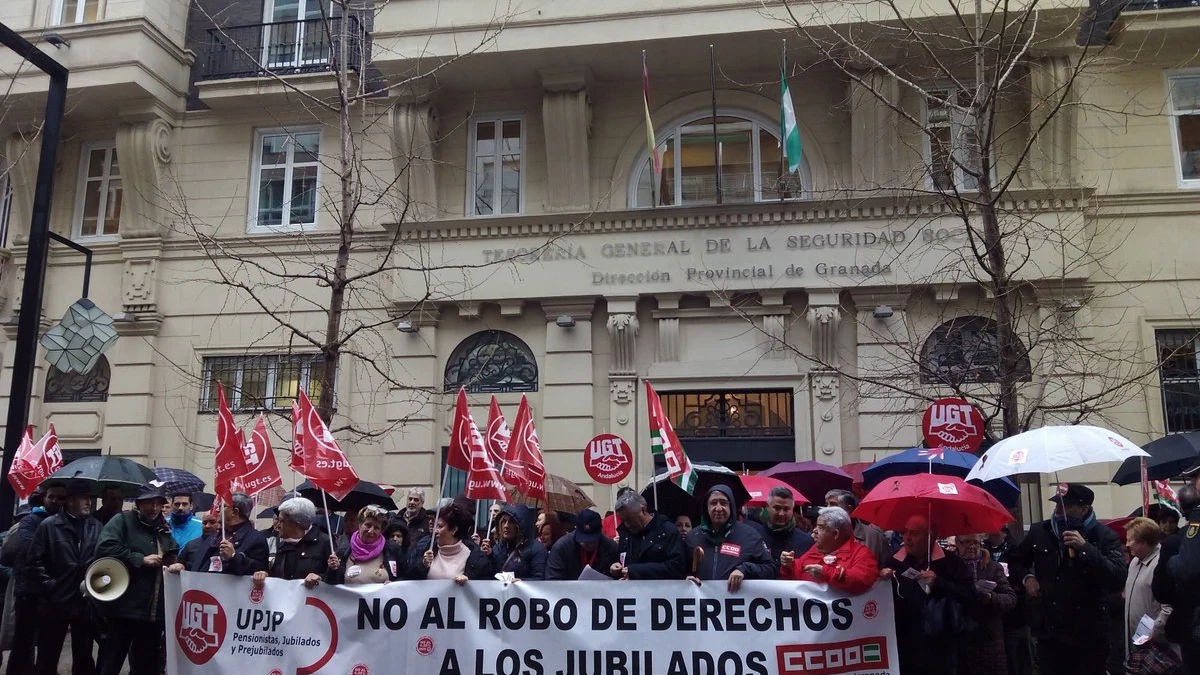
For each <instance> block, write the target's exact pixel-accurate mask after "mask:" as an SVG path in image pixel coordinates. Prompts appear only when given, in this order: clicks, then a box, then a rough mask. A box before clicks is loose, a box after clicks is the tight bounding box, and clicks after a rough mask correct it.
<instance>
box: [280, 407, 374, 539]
mask: <svg viewBox="0 0 1200 675" xmlns="http://www.w3.org/2000/svg"><path fill="white" fill-rule="evenodd" d="M296 412H298V413H299V414H300V419H299V420H298V421H296V422H295V424H294V427H293V428H294V430H295V431H294V433H296V434H297V435H298V436H300V438H299V441H300V446H301V450H302V451H303V452H304V456H303V469H302V473H304V476H305V477H306V478H308V480H310V481H312V484H313V486H314V487H316V488H317V489H318V490H320V491H321V504H322V506H323V507H324V509H325V528H326V529H327V530H328V531H329V546H330V548H331V549H332V548H334V546H335V544H334V541H333V523H332V520H331V519H330V517H329V498H328V497H327V494H328V493H332V494H333V497H334V499H345V498H346V495H348V494H350V492H351V491H353V490H354V486H355V485H357V484H358V481H359V478H358V473H356V472H355V471H354V467H353V466H351V464H350V460H349V459H348V458H347V457H346V454H345V453H344V452H342V449H341V447H339V446H338V443H337V441H336V440H334V438H333V434H331V433H329V427H327V426H326V425H325V420H323V419H321V416H320V415H319V414H318V413H317V410H316V408H314V407H313V404H312V401H310V400H309V399H308V395H307V394H306V393H305V392H304V391H303V390H301V391H300V396H299V401H298V404H297V406H296ZM295 445H296V444H295V440H294V441H293V454H294V453H295ZM293 468H294V465H293Z"/></svg>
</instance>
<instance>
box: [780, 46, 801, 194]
mask: <svg viewBox="0 0 1200 675" xmlns="http://www.w3.org/2000/svg"><path fill="white" fill-rule="evenodd" d="M783 59H784V60H783V68H782V69H781V70H780V71H779V81H780V82H781V83H783V88H782V92H781V95H780V99H779V127H780V128H779V134H780V138H781V139H782V145H783V156H784V157H787V165H788V173H789V174H794V173H796V172H797V171H799V170H800V153H801V147H800V129H799V128H797V127H796V110H795V108H793V107H792V93H791V92H790V91H788V83H787V54H786V52H785V53H784V57H783Z"/></svg>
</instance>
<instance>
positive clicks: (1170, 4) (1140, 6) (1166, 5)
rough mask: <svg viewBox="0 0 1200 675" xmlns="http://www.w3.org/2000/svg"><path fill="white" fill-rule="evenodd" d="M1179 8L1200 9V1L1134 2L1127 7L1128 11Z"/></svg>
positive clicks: (1149, 0) (1158, 0) (1144, 0)
mask: <svg viewBox="0 0 1200 675" xmlns="http://www.w3.org/2000/svg"><path fill="white" fill-rule="evenodd" d="M1178 7H1200V0H1133V2H1130V3H1129V4H1128V5H1125V9H1127V10H1134V11H1136V10H1146V9H1176V8H1178Z"/></svg>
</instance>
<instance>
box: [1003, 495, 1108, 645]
mask: <svg viewBox="0 0 1200 675" xmlns="http://www.w3.org/2000/svg"><path fill="white" fill-rule="evenodd" d="M1063 527H1064V525H1062V524H1059V523H1056V522H1055V521H1054V519H1051V520H1045V521H1042V522H1040V523H1034V525H1033V527H1031V528H1029V535H1028V536H1026V537H1025V539H1024V540H1023V541H1022V542H1021V543H1020V545H1019V546H1017V548H1016V550H1015V551H1011V552H1010V553H1009V573H1010V574H1009V576H1011V578H1012V580H1013V583H1015V584H1023V583H1024V578H1025V576H1026V575H1033V576H1034V578H1036V579H1037V581H1038V584H1039V585H1040V586H1041V595H1040V596H1039V597H1037V598H1031V597H1027V598H1026V599H1025V601H1026V617H1027V618H1028V619H1029V626H1030V628H1031V629H1032V630H1033V633H1034V636H1035V637H1039V638H1043V639H1049V640H1053V641H1054V642H1060V643H1066V644H1068V645H1074V646H1079V647H1085V648H1093V647H1095V646H1097V645H1103V642H1102V641H1103V640H1105V637H1106V636H1107V635H1108V624H1109V622H1110V620H1111V619H1110V618H1109V612H1108V607H1107V604H1108V601H1109V596H1110V595H1111V594H1112V593H1114V592H1119V591H1121V590H1122V589H1123V588H1124V584H1125V576H1126V573H1127V569H1128V567H1127V564H1126V562H1125V550H1124V547H1123V546H1122V545H1121V538H1120V537H1119V536H1118V535H1117V533H1116V532H1114V531H1113V530H1112V529H1110V528H1109V527H1107V526H1106V525H1103V524H1101V523H1100V522H1098V521H1097V520H1096V514H1095V512H1094V511H1093V512H1091V513H1089V514H1088V517H1087V519H1086V520H1084V521H1083V522H1082V523H1071V524H1069V525H1065V527H1068V528H1069V529H1076V530H1078V531H1079V532H1080V533H1081V534H1082V535H1083V538H1084V539H1085V540H1086V541H1087V544H1086V545H1084V547H1083V548H1082V549H1080V550H1079V551H1077V552H1076V553H1075V554H1074V555H1071V554H1070V553H1069V552H1068V550H1067V547H1066V545H1065V544H1063V543H1062V534H1061V531H1062V530H1063Z"/></svg>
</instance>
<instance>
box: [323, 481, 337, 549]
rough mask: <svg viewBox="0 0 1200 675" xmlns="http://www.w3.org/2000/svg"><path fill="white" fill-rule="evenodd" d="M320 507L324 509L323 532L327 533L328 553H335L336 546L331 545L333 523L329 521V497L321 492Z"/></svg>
mask: <svg viewBox="0 0 1200 675" xmlns="http://www.w3.org/2000/svg"><path fill="white" fill-rule="evenodd" d="M321 506H323V507H324V508H325V531H327V532H328V533H329V551H330V552H331V553H337V545H336V544H334V543H333V523H332V522H331V521H330V520H329V497H328V496H327V495H326V493H325V491H324V490H321Z"/></svg>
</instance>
